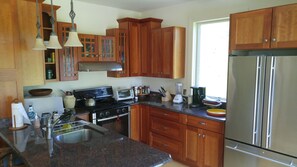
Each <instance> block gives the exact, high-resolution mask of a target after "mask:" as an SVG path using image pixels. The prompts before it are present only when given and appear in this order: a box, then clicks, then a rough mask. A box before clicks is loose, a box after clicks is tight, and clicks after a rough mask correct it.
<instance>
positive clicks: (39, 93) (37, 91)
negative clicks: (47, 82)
mask: <svg viewBox="0 0 297 167" xmlns="http://www.w3.org/2000/svg"><path fill="white" fill-rule="evenodd" d="M52 91H53V90H52V89H47V88H44V89H32V90H29V93H30V95H32V96H46V95H49V94H51V93H52Z"/></svg>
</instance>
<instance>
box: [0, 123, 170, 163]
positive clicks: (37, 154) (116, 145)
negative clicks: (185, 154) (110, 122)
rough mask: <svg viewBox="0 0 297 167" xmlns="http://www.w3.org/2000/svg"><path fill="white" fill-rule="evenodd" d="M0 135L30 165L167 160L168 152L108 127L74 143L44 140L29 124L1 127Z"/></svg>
mask: <svg viewBox="0 0 297 167" xmlns="http://www.w3.org/2000/svg"><path fill="white" fill-rule="evenodd" d="M92 126H97V125H93V124H92ZM101 128H102V127H101ZM0 137H1V138H2V139H3V140H4V141H5V142H6V143H7V144H8V145H9V146H10V147H11V148H13V150H14V151H15V152H16V153H17V154H19V155H20V157H21V158H22V159H23V161H24V163H25V164H26V165H27V166H32V167H66V166H67V167H69V166H71V167H76V166H77V167H84V166H85V167H92V166H109V167H118V166H122V167H126V166H129V167H133V166H135V167H136V166H137V167H138V166H161V165H163V164H165V163H167V162H169V161H171V157H170V155H169V154H167V153H164V152H161V151H159V150H157V149H154V148H152V147H149V146H148V145H145V144H142V143H140V142H136V141H134V140H131V139H129V138H127V137H125V136H122V135H120V134H117V133H115V132H112V131H107V132H106V133H105V134H104V135H102V134H101V133H99V132H96V131H92V134H91V137H90V139H89V140H88V141H84V142H81V143H76V144H65V143H59V142H58V141H56V140H55V139H51V140H47V139H45V138H44V137H43V131H42V130H41V129H40V128H37V129H34V127H33V126H29V127H27V128H25V129H23V130H18V131H11V130H9V129H8V128H7V127H6V128H3V127H2V128H1V129H0ZM51 149H53V150H54V151H53V156H52V157H50V150H51Z"/></svg>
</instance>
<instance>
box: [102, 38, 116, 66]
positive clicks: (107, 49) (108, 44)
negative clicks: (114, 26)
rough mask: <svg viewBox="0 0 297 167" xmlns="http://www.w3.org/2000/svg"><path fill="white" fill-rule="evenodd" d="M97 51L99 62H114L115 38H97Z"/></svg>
mask: <svg viewBox="0 0 297 167" xmlns="http://www.w3.org/2000/svg"><path fill="white" fill-rule="evenodd" d="M98 45H99V46H98V48H99V49H98V51H99V61H100V62H104V61H107V62H116V55H115V49H114V48H115V37H113V36H98Z"/></svg>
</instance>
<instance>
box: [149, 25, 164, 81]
mask: <svg viewBox="0 0 297 167" xmlns="http://www.w3.org/2000/svg"><path fill="white" fill-rule="evenodd" d="M151 44H152V57H151V76H153V77H160V73H161V68H162V67H161V61H162V59H161V56H162V55H161V48H162V29H154V30H152V41H151Z"/></svg>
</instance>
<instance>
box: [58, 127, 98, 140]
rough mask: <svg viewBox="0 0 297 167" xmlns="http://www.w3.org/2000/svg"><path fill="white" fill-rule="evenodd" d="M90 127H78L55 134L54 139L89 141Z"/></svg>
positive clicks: (90, 135)
mask: <svg viewBox="0 0 297 167" xmlns="http://www.w3.org/2000/svg"><path fill="white" fill-rule="evenodd" d="M92 131H93V130H91V129H79V130H74V131H72V132H67V133H62V134H59V135H57V136H55V140H56V141H58V142H61V143H80V142H86V141H89V140H90V139H91V137H92Z"/></svg>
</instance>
